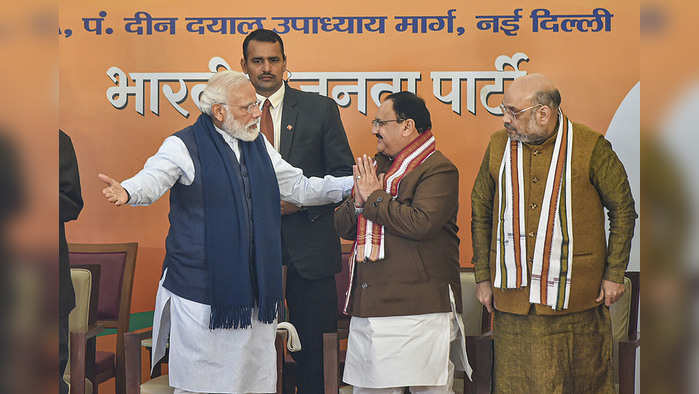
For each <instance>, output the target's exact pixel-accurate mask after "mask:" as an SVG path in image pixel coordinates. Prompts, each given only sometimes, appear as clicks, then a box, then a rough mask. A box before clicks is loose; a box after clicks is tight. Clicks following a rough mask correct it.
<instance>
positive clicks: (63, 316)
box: [58, 130, 83, 393]
mask: <svg viewBox="0 0 699 394" xmlns="http://www.w3.org/2000/svg"><path fill="white" fill-rule="evenodd" d="M82 208H83V199H82V195H81V193H80V174H79V173H78V160H77V158H76V157H75V150H74V149H73V143H72V142H71V140H70V137H69V136H68V135H67V134H66V133H64V132H63V131H62V130H58V213H59V226H58V320H59V327H58V329H59V331H58V332H59V345H58V355H59V363H60V364H59V369H58V372H59V385H60V392H61V393H67V392H68V385H67V384H66V383H65V382H64V381H63V372H64V370H65V367H66V364H67V362H68V315H69V314H70V311H71V310H72V309H73V308H74V307H75V292H74V291H73V282H72V281H71V278H70V261H69V259H68V243H67V242H66V230H65V222H67V221H70V220H75V219H77V218H78V214H79V213H80V211H81V210H82Z"/></svg>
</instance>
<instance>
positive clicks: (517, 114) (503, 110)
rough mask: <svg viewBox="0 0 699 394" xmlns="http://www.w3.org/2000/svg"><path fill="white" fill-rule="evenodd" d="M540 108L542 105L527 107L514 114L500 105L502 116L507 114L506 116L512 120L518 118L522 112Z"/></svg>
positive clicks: (503, 105)
mask: <svg viewBox="0 0 699 394" xmlns="http://www.w3.org/2000/svg"><path fill="white" fill-rule="evenodd" d="M540 106H543V104H536V105H532V106H531V107H527V108H525V109H522V110H519V111H517V112H514V111H512V110H511V109H509V108H507V107H505V104H500V109H501V110H502V114H503V115H505V114H508V115H510V116H511V117H512V118H513V119H518V118H519V115H521V114H523V113H524V112H526V111H529V110H530V109H532V108H536V107H540Z"/></svg>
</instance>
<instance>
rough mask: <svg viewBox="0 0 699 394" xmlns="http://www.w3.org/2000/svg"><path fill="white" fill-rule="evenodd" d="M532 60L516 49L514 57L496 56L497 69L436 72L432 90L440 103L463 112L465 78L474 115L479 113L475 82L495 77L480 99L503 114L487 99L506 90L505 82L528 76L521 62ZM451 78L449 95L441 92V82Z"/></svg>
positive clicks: (471, 110) (494, 110)
mask: <svg viewBox="0 0 699 394" xmlns="http://www.w3.org/2000/svg"><path fill="white" fill-rule="evenodd" d="M523 61H529V57H528V56H527V55H526V54H524V53H522V52H517V53H515V54H514V55H513V56H512V57H509V56H505V55H500V56H498V57H497V58H496V59H495V71H433V72H431V73H430V77H431V78H432V93H433V94H434V96H435V97H436V98H437V99H438V100H439V101H441V102H443V103H445V104H451V110H452V111H454V112H455V113H457V114H459V115H460V114H461V81H463V80H466V109H467V110H468V112H470V113H472V114H473V115H475V114H476V82H478V81H480V80H493V81H494V83H493V84H492V85H487V86H484V87H482V88H481V90H480V99H481V104H482V105H483V107H484V108H485V109H486V110H487V111H488V112H489V113H490V114H493V115H502V111H501V110H500V108H499V107H498V106H497V105H496V106H495V107H491V106H489V105H488V98H489V97H490V95H492V94H502V93H504V91H505V89H504V81H506V80H507V81H511V80H514V79H516V78H519V77H521V76H524V75H527V72H526V71H520V70H519V63H520V62H523ZM505 66H510V67H511V68H512V71H505ZM444 80H448V81H451V90H450V91H449V93H448V94H443V93H442V81H444Z"/></svg>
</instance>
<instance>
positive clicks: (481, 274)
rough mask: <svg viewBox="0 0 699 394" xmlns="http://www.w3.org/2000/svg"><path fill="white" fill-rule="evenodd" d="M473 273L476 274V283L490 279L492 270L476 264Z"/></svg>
mask: <svg viewBox="0 0 699 394" xmlns="http://www.w3.org/2000/svg"><path fill="white" fill-rule="evenodd" d="M473 273H474V274H475V275H474V276H475V279H476V283H480V282H485V281H488V280H490V270H489V269H488V268H480V267H478V266H475V265H474V267H473Z"/></svg>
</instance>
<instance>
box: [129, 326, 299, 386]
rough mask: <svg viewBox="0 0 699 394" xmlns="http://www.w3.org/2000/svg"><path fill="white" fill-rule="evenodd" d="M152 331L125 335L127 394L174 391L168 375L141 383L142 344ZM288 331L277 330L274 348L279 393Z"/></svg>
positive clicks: (150, 335)
mask: <svg viewBox="0 0 699 394" xmlns="http://www.w3.org/2000/svg"><path fill="white" fill-rule="evenodd" d="M152 335H153V330H152V329H147V330H145V331H138V332H128V333H126V334H125V335H124V344H125V359H124V360H125V362H124V364H125V368H124V372H125V387H126V394H172V393H173V391H174V389H173V388H172V387H170V385H169V380H168V379H169V378H168V375H160V376H157V377H154V378H152V379H150V380H147V381H146V382H143V383H142V381H141V357H142V354H141V348H142V342H143V341H144V340H146V339H149V338H151V337H152ZM286 342H287V332H286V330H277V336H276V338H275V341H274V347H275V348H276V350H277V389H276V390H277V391H276V392H277V393H278V394H281V393H282V392H283V387H282V368H283V362H284V359H283V357H284V349H285V348H286Z"/></svg>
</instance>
